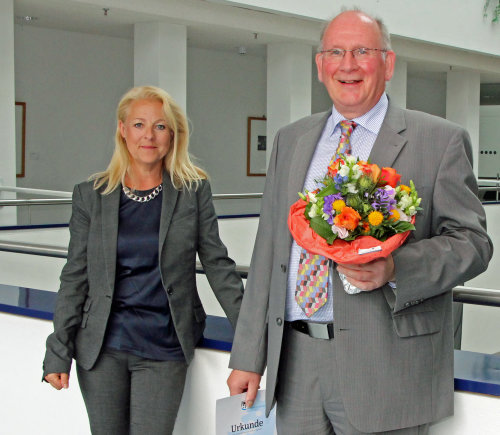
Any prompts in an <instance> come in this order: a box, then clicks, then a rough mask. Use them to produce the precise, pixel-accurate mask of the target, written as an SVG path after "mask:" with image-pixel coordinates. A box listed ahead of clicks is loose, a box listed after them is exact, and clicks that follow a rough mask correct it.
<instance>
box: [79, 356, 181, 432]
mask: <svg viewBox="0 0 500 435" xmlns="http://www.w3.org/2000/svg"><path fill="white" fill-rule="evenodd" d="M76 371H77V375H78V382H79V384H80V389H81V391H82V396H83V400H84V402H85V406H86V408H87V413H88V416H89V421H90V429H91V431H92V434H93V435H129V434H130V435H137V434H141V435H146V434H147V435H156V434H158V435H160V434H161V435H165V434H171V433H172V431H173V429H174V424H175V418H176V416H177V411H178V409H179V405H180V402H181V398H182V393H183V390H184V382H185V379H186V372H187V364H186V363H185V362H183V361H154V360H150V359H145V358H141V357H138V356H135V355H132V354H129V353H126V352H120V351H114V350H104V351H103V352H102V354H101V355H100V356H99V359H98V360H97V363H96V365H95V366H94V367H93V368H92V370H84V369H82V368H81V367H79V366H78V364H77V366H76Z"/></svg>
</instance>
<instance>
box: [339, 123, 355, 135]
mask: <svg viewBox="0 0 500 435" xmlns="http://www.w3.org/2000/svg"><path fill="white" fill-rule="evenodd" d="M357 125H358V124H356V123H355V122H354V121H348V120H346V119H344V120H343V121H340V129H341V131H342V134H347V135H350V134H351V133H352V131H353V130H354V129H355V128H356V126H357Z"/></svg>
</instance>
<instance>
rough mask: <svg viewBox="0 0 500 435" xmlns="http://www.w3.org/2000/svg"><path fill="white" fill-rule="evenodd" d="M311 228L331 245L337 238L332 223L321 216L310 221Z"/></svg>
mask: <svg viewBox="0 0 500 435" xmlns="http://www.w3.org/2000/svg"><path fill="white" fill-rule="evenodd" d="M309 222H310V225H311V229H312V230H313V231H314V232H315V233H316V234H317V235H318V236H320V237H323V238H324V239H325V240H326V243H328V244H329V245H331V244H332V243H333V241H334V240H335V239H336V238H337V235H336V234H334V233H333V231H332V227H331V226H330V224H329V223H328V222H327V221H325V220H324V219H323V218H321V217H319V216H315V217H313V218H312V219H311V220H310V221H309Z"/></svg>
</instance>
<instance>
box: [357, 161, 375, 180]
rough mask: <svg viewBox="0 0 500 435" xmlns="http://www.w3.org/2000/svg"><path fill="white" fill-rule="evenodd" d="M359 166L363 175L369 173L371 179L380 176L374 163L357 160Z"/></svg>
mask: <svg viewBox="0 0 500 435" xmlns="http://www.w3.org/2000/svg"><path fill="white" fill-rule="evenodd" d="M358 165H359V167H360V168H361V170H362V171H363V173H364V174H365V175H369V176H370V177H371V179H372V180H373V181H377V180H378V177H379V176H380V168H379V167H378V166H377V165H376V164H375V163H367V162H363V161H359V162H358Z"/></svg>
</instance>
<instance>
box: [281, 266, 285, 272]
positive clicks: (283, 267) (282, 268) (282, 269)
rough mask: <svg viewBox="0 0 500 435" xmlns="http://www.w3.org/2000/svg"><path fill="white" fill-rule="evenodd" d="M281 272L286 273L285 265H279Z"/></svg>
mask: <svg viewBox="0 0 500 435" xmlns="http://www.w3.org/2000/svg"><path fill="white" fill-rule="evenodd" d="M281 271H282V272H283V273H286V264H282V265H281Z"/></svg>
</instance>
